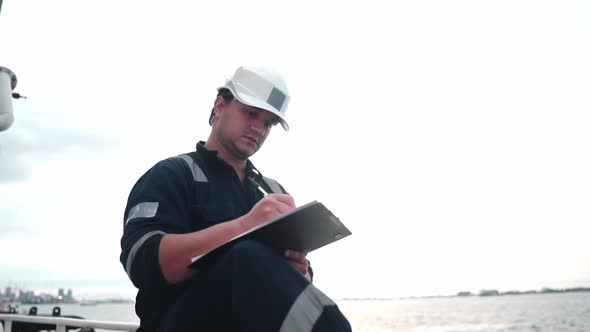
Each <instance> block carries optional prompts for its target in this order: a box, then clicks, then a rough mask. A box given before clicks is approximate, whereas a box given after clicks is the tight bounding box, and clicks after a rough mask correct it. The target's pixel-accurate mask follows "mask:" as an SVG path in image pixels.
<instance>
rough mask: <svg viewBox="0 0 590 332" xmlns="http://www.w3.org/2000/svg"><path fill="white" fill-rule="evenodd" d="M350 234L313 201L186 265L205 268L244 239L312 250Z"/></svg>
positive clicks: (277, 248) (275, 247)
mask: <svg viewBox="0 0 590 332" xmlns="http://www.w3.org/2000/svg"><path fill="white" fill-rule="evenodd" d="M351 234H352V233H351V232H350V230H349V229H348V228H346V226H344V224H343V223H342V222H341V221H340V219H338V217H336V216H335V215H334V214H333V213H332V212H331V211H330V210H328V209H327V208H326V207H325V206H324V204H322V203H320V202H318V201H312V202H310V203H307V204H305V205H301V206H299V207H297V208H295V209H293V210H290V211H288V212H286V213H284V214H282V215H279V216H277V217H276V218H273V219H271V220H269V221H268V222H266V223H264V224H261V225H259V226H257V227H254V228H253V229H251V230H249V231H248V232H245V233H242V234H240V235H238V236H236V237H235V238H233V239H231V240H229V241H227V242H225V243H224V244H223V245H221V246H219V247H217V248H215V249H213V250H212V251H210V252H208V253H205V254H203V255H200V256H196V257H193V258H192V259H191V264H190V265H189V267H190V268H193V269H198V270H202V269H205V268H206V267H207V266H208V265H210V264H212V263H213V262H215V261H216V260H217V259H218V258H219V257H220V256H221V255H223V253H225V252H226V251H227V250H228V249H229V248H231V247H232V246H233V245H234V244H235V243H237V242H239V241H242V240H245V239H254V240H257V241H259V242H261V243H263V244H265V245H267V246H269V247H271V248H273V249H275V250H278V251H281V252H282V251H283V250H285V249H293V250H298V251H304V252H311V251H314V250H316V249H319V248H321V247H323V246H326V245H328V244H330V243H332V242H335V241H338V240H340V239H343V238H345V237H347V236H349V235H351Z"/></svg>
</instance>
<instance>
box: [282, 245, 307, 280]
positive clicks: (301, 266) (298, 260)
mask: <svg viewBox="0 0 590 332" xmlns="http://www.w3.org/2000/svg"><path fill="white" fill-rule="evenodd" d="M284 255H285V258H286V259H287V262H289V264H291V266H293V267H294V268H295V270H297V271H299V272H301V274H303V275H304V276H305V278H306V279H307V280H309V281H311V276H310V275H309V262H308V261H307V258H305V255H307V253H305V252H301V251H296V250H285V253H284Z"/></svg>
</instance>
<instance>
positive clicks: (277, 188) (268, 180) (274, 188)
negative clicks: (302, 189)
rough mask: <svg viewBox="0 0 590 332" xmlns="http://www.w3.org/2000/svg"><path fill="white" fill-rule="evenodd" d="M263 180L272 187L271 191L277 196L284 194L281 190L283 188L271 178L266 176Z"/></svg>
mask: <svg viewBox="0 0 590 332" xmlns="http://www.w3.org/2000/svg"><path fill="white" fill-rule="evenodd" d="M262 179H263V180H264V182H266V184H267V185H268V186H269V187H270V190H271V191H272V192H273V193H275V194H284V193H283V191H282V190H281V186H279V183H278V182H277V181H275V180H273V179H271V178H267V177H266V176H263V177H262Z"/></svg>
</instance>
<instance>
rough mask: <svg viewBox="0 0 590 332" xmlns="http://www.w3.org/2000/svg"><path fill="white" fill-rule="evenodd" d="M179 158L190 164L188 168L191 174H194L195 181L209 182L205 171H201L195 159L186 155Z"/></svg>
mask: <svg viewBox="0 0 590 332" xmlns="http://www.w3.org/2000/svg"><path fill="white" fill-rule="evenodd" d="M178 158H180V159H182V160H184V161H185V162H186V163H187V164H188V167H189V168H190V170H191V173H193V179H194V180H195V181H197V182H207V176H205V173H203V171H202V170H201V168H200V167H199V165H197V163H195V161H194V160H193V158H191V157H190V156H187V155H185V154H181V155H180V156H178Z"/></svg>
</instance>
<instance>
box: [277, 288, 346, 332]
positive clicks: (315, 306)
mask: <svg viewBox="0 0 590 332" xmlns="http://www.w3.org/2000/svg"><path fill="white" fill-rule="evenodd" d="M328 305H335V303H334V302H333V301H332V300H331V299H330V298H329V297H327V296H326V295H324V293H322V292H321V291H320V290H319V289H317V288H315V287H314V286H313V285H312V284H309V285H308V286H307V287H306V288H305V290H304V291H303V292H301V294H299V296H298V297H297V299H296V300H295V302H293V305H292V306H291V309H289V312H288V313H287V316H286V317H285V320H284V321H283V325H282V326H281V329H280V332H289V331H311V330H312V329H313V326H314V324H315V323H316V321H317V320H318V318H319V317H320V315H321V314H322V312H323V311H324V307H325V306H328Z"/></svg>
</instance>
